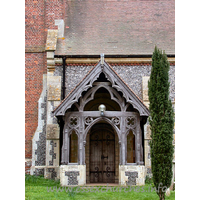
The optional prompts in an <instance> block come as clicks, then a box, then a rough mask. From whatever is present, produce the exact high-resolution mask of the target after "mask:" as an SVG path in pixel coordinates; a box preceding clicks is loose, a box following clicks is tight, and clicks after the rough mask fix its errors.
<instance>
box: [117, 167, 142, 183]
mask: <svg viewBox="0 0 200 200" xmlns="http://www.w3.org/2000/svg"><path fill="white" fill-rule="evenodd" d="M119 184H120V185H122V186H127V185H145V166H141V165H119Z"/></svg>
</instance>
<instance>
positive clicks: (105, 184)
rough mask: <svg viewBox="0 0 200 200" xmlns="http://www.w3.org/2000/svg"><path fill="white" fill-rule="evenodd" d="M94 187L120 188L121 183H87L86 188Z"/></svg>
mask: <svg viewBox="0 0 200 200" xmlns="http://www.w3.org/2000/svg"><path fill="white" fill-rule="evenodd" d="M91 186H92V187H93V186H113V187H114V186H119V183H87V184H86V185H84V187H91Z"/></svg>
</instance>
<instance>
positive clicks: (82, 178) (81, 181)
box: [60, 165, 86, 187]
mask: <svg viewBox="0 0 200 200" xmlns="http://www.w3.org/2000/svg"><path fill="white" fill-rule="evenodd" d="M69 171H70V172H71V171H74V172H79V175H78V176H77V180H78V185H80V186H81V185H85V184H86V165H61V166H60V185H61V186H62V187H63V186H69V185H68V176H66V175H65V172H69Z"/></svg>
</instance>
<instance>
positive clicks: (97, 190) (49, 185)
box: [25, 175, 175, 200]
mask: <svg viewBox="0 0 200 200" xmlns="http://www.w3.org/2000/svg"><path fill="white" fill-rule="evenodd" d="M151 188H153V186H152V184H146V185H145V186H141V187H137V186H135V187H126V188H124V187H110V186H109V185H108V186H105V187H103V186H100V187H60V182H59V181H54V180H48V179H44V178H43V177H41V176H30V175H26V176H25V199H26V200H33V199H34V200H47V199H48V200H54V199H56V200H57V199H59V200H64V199H65V200H66V199H73V200H76V199H80V200H96V199H97V200H101V199H102V200H104V199H106V200H107V199H109V200H129V199H134V200H159V198H158V196H157V194H156V192H155V191H151ZM130 190H131V191H130ZM174 199H175V191H171V194H170V196H169V197H166V200H174Z"/></svg>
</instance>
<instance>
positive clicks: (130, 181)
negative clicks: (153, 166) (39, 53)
mask: <svg viewBox="0 0 200 200" xmlns="http://www.w3.org/2000/svg"><path fill="white" fill-rule="evenodd" d="M125 176H128V181H127V183H126V184H127V185H136V178H138V172H129V171H128V172H125Z"/></svg>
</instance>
